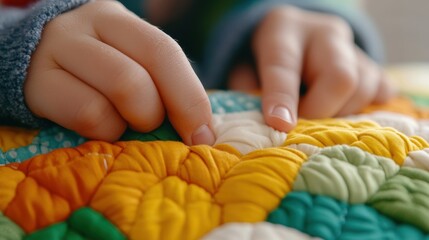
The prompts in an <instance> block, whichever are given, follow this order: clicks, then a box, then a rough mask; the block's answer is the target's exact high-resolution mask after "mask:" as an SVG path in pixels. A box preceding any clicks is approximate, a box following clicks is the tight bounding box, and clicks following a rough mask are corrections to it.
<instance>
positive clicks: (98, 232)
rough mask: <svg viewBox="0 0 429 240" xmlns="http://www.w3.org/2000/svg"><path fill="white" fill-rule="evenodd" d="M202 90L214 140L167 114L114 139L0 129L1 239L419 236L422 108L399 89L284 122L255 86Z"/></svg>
mask: <svg viewBox="0 0 429 240" xmlns="http://www.w3.org/2000/svg"><path fill="white" fill-rule="evenodd" d="M209 94H210V100H211V103H212V106H213V112H214V121H213V128H214V132H215V135H216V144H215V145H214V146H205V145H199V146H186V145H184V144H183V143H182V142H181V141H180V138H179V136H178V135H177V134H176V133H175V132H174V130H173V128H172V127H171V125H170V124H169V123H168V121H166V122H165V123H164V124H163V125H162V126H161V127H160V128H159V129H157V130H155V131H153V132H151V133H147V134H141V133H136V132H133V131H131V130H129V131H127V132H126V133H125V134H124V135H123V137H122V138H121V140H120V141H118V142H115V143H107V142H102V141H88V140H86V139H84V138H82V137H80V136H78V135H76V134H75V133H73V132H71V131H68V130H65V129H62V128H60V127H57V126H55V127H51V128H47V129H40V130H36V131H34V130H27V129H21V128H11V127H0V148H1V153H0V239H7V240H18V239H31V240H33V239H36V240H38V239H42V240H45V239H49V240H60V239H103V240H105V239H107V240H110V239H112V240H116V239H154V240H161V239H169V240H170V239H206V240H213V239H226V240H228V239H243V240H250V239H429V234H428V233H429V221H428V219H429V172H428V170H429V143H428V141H429V121H428V120H429V110H426V109H425V108H424V107H422V106H417V105H414V103H413V102H412V101H411V100H410V99H409V98H407V97H401V98H398V99H394V100H393V101H392V102H390V103H387V104H385V105H381V106H375V105H374V106H370V107H368V108H367V109H365V110H364V111H363V112H362V113H360V114H356V115H351V116H347V117H345V118H341V119H340V118H335V119H315V120H305V119H300V120H299V122H298V125H297V126H296V127H295V128H294V129H293V130H292V131H291V132H289V133H287V134H286V133H281V132H278V131H276V130H274V129H272V128H270V127H268V126H267V125H265V123H264V121H263V118H262V114H261V111H260V107H261V104H260V99H259V97H258V96H257V95H252V94H244V93H237V92H228V91H227V92H222V91H213V92H209ZM420 103H421V102H420Z"/></svg>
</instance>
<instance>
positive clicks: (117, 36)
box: [24, 1, 214, 144]
mask: <svg viewBox="0 0 429 240" xmlns="http://www.w3.org/2000/svg"><path fill="white" fill-rule="evenodd" d="M24 92H25V98H26V103H27V105H28V107H29V108H30V110H31V111H33V112H34V114H36V115H37V116H40V117H42V118H46V119H49V120H51V121H53V122H56V123H58V124H60V125H62V126H64V127H66V128H69V129H72V130H75V131H77V132H78V133H80V134H81V135H83V136H86V137H89V138H93V139H101V140H108V141H114V140H116V139H118V138H119V137H120V136H121V134H122V133H123V132H124V130H125V128H126V126H127V125H129V126H131V127H132V128H134V129H135V130H138V131H142V132H147V131H150V130H153V129H155V128H156V127H158V126H159V125H160V124H161V123H162V121H163V119H164V116H165V112H164V111H165V110H166V111H167V113H168V116H169V118H170V121H171V122H172V124H173V126H174V127H175V128H176V130H177V131H178V132H179V134H180V135H181V137H182V138H183V140H184V142H185V143H187V144H198V143H206V144H212V143H213V141H214V137H213V133H212V132H211V130H210V129H209V128H208V124H209V122H210V120H211V109H210V103H209V101H208V97H207V95H206V92H205V90H204V88H203V87H202V85H201V83H200V81H199V79H198V77H197V76H196V75H195V73H194V71H193V69H192V68H191V66H190V64H189V62H188V60H187V58H186V56H185V54H184V53H183V51H182V49H181V48H180V47H179V45H178V44H177V43H176V42H175V41H174V40H173V39H171V38H170V37H169V36H167V35H166V34H165V33H163V32H162V31H161V30H159V29H157V28H156V27H154V26H152V25H150V24H148V23H147V22H144V21H143V20H141V19H140V18H138V17H137V16H135V15H133V14H132V13H130V12H129V11H128V10H126V9H125V8H124V7H123V6H122V5H120V4H119V3H117V2H116V1H95V2H92V3H88V4H86V5H84V6H82V7H80V8H77V9H75V10H72V11H70V12H68V13H65V14H63V15H60V16H58V17H57V18H55V19H54V20H52V21H51V22H50V23H49V24H48V25H47V26H46V28H45V30H44V32H43V36H42V40H41V42H40V45H39V46H38V48H37V50H36V52H35V53H34V55H33V58H32V61H31V65H30V69H29V74H28V78H27V80H26V83H25V86H24Z"/></svg>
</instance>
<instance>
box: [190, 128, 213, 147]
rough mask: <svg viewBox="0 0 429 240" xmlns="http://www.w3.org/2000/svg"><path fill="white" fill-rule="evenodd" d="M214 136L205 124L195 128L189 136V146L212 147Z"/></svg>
mask: <svg viewBox="0 0 429 240" xmlns="http://www.w3.org/2000/svg"><path fill="white" fill-rule="evenodd" d="M215 140H216V139H215V135H214V133H213V131H212V130H211V129H210V127H209V126H208V125H207V124H203V125H201V126H200V127H199V128H197V129H196V130H195V131H194V133H193V134H192V136H191V141H192V142H191V145H199V144H206V145H213V144H214V143H215Z"/></svg>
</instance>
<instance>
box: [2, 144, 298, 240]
mask: <svg viewBox="0 0 429 240" xmlns="http://www.w3.org/2000/svg"><path fill="white" fill-rule="evenodd" d="M305 159H306V156H305V154H303V153H302V152H300V151H298V150H294V149H291V148H286V147H283V148H267V149H264V150H260V151H254V152H251V153H249V154H247V155H244V156H241V155H239V154H238V153H237V152H234V151H231V152H228V151H222V150H219V149H216V148H214V147H210V146H204V145H201V146H192V147H189V146H186V145H184V144H183V143H180V142H161V141H159V142H156V141H155V142H137V141H130V142H118V143H115V144H108V143H104V142H95V141H94V142H88V143H85V144H83V145H81V146H79V147H76V148H67V149H59V150H56V151H53V152H51V153H49V154H45V155H40V156H37V157H34V158H32V159H30V160H28V161H26V162H24V163H22V164H15V165H13V167H15V168H17V169H16V170H15V169H12V168H11V167H12V165H9V166H3V167H0V173H4V174H0V186H3V185H5V186H6V187H7V188H9V189H10V191H8V192H7V197H5V198H1V199H0V207H1V206H5V210H4V213H5V215H6V216H7V217H9V218H10V219H11V220H13V221H14V222H16V223H17V224H18V225H20V226H21V227H22V228H23V229H24V230H25V231H26V232H32V231H34V230H36V229H39V228H42V227H45V226H48V225H51V224H53V223H56V222H60V221H64V220H65V219H66V218H67V217H68V216H69V215H70V214H71V212H72V211H74V210H76V209H78V208H80V207H83V206H90V207H92V208H93V209H94V210H96V211H99V212H100V213H102V214H103V215H104V216H105V217H106V218H108V219H109V220H110V221H111V222H112V223H113V224H115V225H116V226H117V227H118V228H119V229H120V230H121V231H122V232H123V233H124V234H126V235H127V236H129V237H130V238H132V239H143V238H145V239H169V238H170V237H174V236H186V239H195V238H199V237H201V236H203V235H204V234H206V233H207V232H209V231H210V230H212V229H213V228H215V227H217V226H218V225H219V224H221V223H225V222H234V221H246V222H257V221H263V220H264V219H265V218H266V216H267V214H268V213H269V212H270V211H272V210H273V209H274V208H275V207H276V206H277V205H278V203H279V202H280V200H281V199H282V198H283V197H284V196H285V195H286V193H288V192H289V191H291V189H292V183H293V181H294V178H295V176H296V175H297V172H298V170H299V168H300V166H301V164H302V163H303V162H304V161H305ZM6 179H7V181H6ZM1 184H3V185H1ZM14 186H17V187H16V190H15V191H16V192H14ZM15 195H16V197H15V198H14V197H13V196H15ZM161 229H162V231H161Z"/></svg>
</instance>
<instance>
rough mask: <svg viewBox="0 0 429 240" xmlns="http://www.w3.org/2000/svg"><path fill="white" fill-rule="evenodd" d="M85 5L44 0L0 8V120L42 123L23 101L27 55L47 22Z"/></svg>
mask: <svg viewBox="0 0 429 240" xmlns="http://www.w3.org/2000/svg"><path fill="white" fill-rule="evenodd" d="M86 2H88V0H46V1H40V2H39V3H37V4H35V5H33V6H32V7H30V8H29V9H23V10H17V9H7V8H3V9H0V119H2V120H3V119H5V118H6V119H11V120H15V121H17V122H19V123H22V124H24V125H28V126H32V127H36V126H40V125H41V124H43V122H44V121H43V120H41V119H38V118H36V117H35V116H34V115H33V114H32V113H31V112H30V110H29V109H28V108H27V107H26V105H25V101H24V93H23V84H24V81H25V79H26V76H27V69H28V67H29V65H30V59H31V55H32V54H33V52H34V50H35V49H36V46H37V44H38V43H39V41H40V39H41V36H42V31H43V27H44V26H45V24H46V23H47V22H49V21H50V20H52V19H53V18H54V17H56V16H57V15H59V14H61V13H63V12H66V11H68V10H70V9H73V8H75V7H78V6H80V5H81V4H84V3H86Z"/></svg>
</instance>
